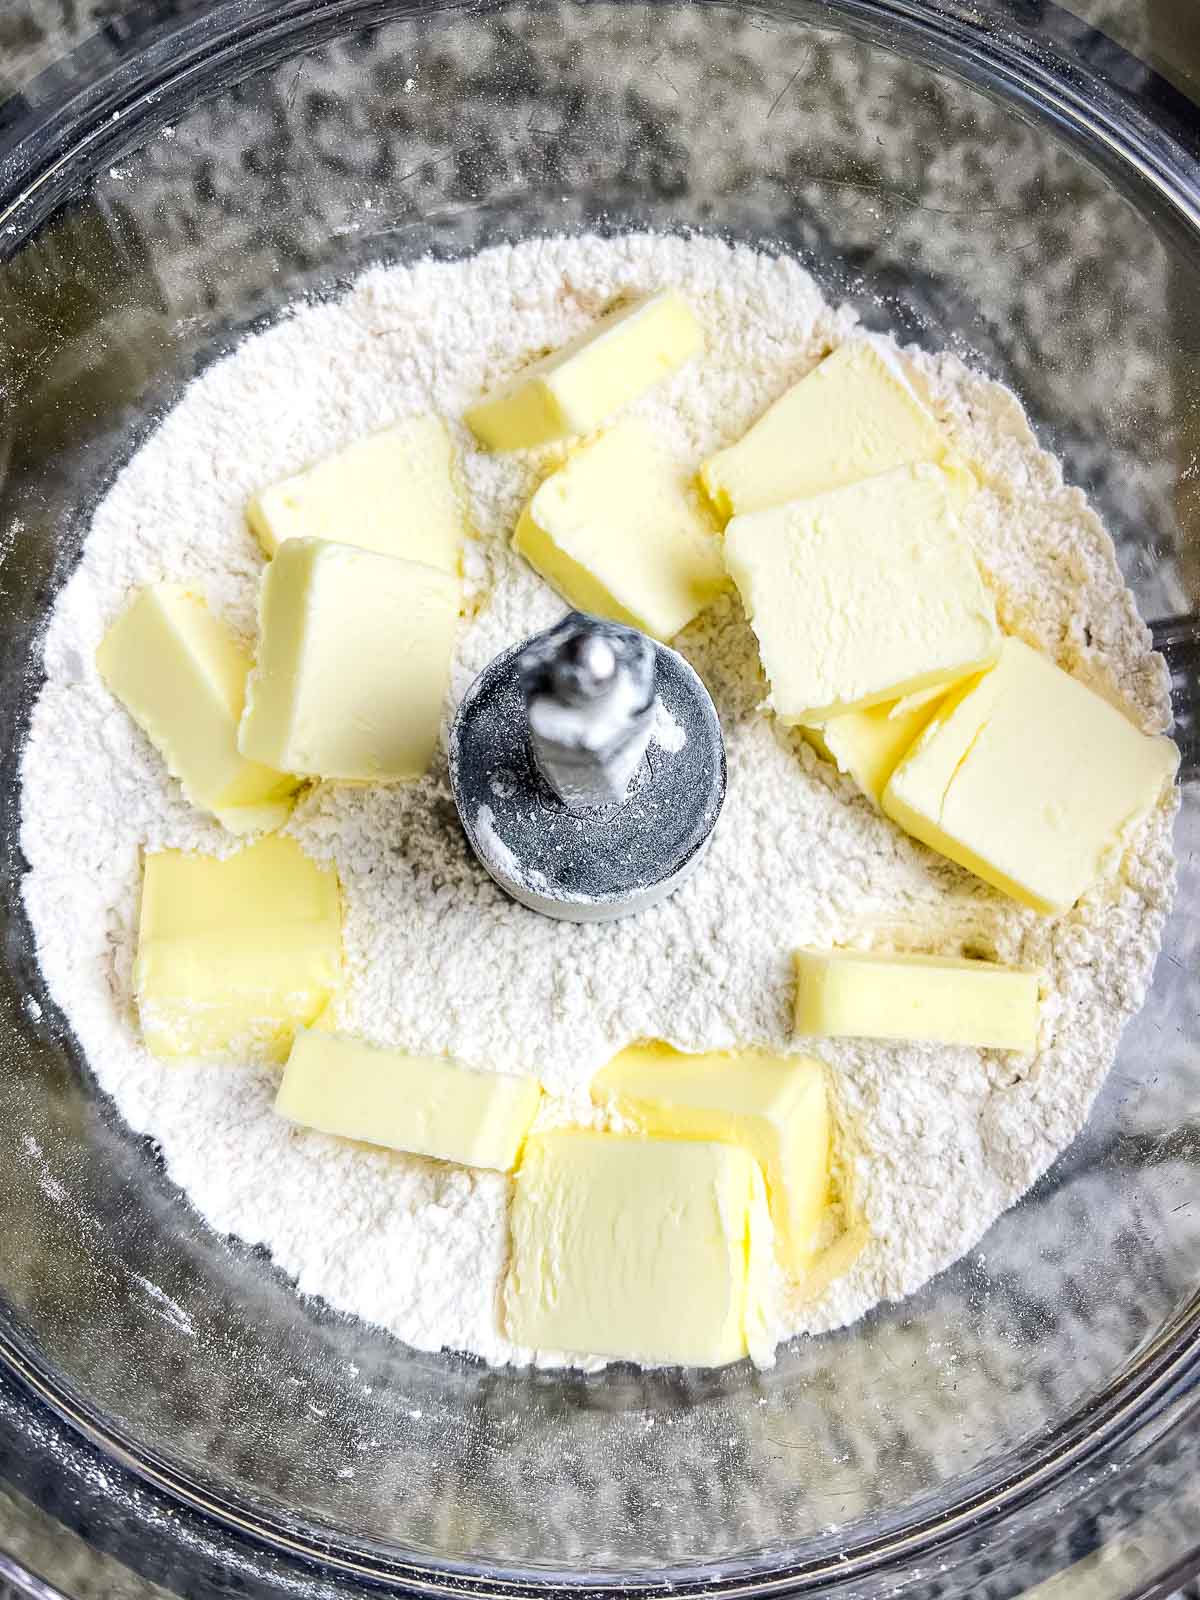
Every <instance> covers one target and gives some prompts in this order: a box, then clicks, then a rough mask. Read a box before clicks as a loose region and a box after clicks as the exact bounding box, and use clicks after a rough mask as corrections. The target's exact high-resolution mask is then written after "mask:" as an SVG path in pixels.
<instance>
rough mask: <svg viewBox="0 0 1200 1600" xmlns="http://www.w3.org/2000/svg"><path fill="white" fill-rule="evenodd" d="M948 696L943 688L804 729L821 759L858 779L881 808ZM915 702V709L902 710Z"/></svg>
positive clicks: (858, 782)
mask: <svg viewBox="0 0 1200 1600" xmlns="http://www.w3.org/2000/svg"><path fill="white" fill-rule="evenodd" d="M945 692H946V691H945V689H944V687H943V686H941V685H939V686H938V687H937V688H936V689H932V690H927V691H926V693H925V694H915V695H910V696H908V697H907V698H906V699H904V700H897V701H893V702H891V703H889V702H887V701H885V702H884V703H883V704H882V705H878V706H868V707H867V709H866V710H865V711H845V712H843V713H842V715H841V716H840V717H831V718H830V719H829V721H828V722H825V723H822V724H821V725H820V726H818V727H815V728H801V730H800V731H801V733H802V734H803V735H804V737H805V738H806V739H807V740H808V742H809V744H811V745H812V747H813V749H814V750H816V752H817V753H818V755H821V756H824V758H825V760H826V761H831V762H832V763H833V764H834V766H835V767H837V769H838V771H839V772H844V773H846V774H847V775H848V776H849V777H851V778H853V779H854V781H855V783H856V784H857V785H858V787H859V788H860V789H861V790H862V792H863V793H864V794H865V795H868V796H869V797H870V798H871V799H872V800H874V802H875V804H876V805H878V804H879V802H880V799H881V797H882V795H883V790H884V786H885V784H886V783H887V781H888V779H889V778H890V777H891V775H892V773H893V771H894V770H895V767H896V763H897V762H898V761H899V760H900V757H901V756H902V755H904V753H905V751H906V750H907V749H908V748H909V746H910V745H911V744H912V742H913V740H914V739H915V738H916V737H917V735H918V734H919V733H920V731H921V729H922V728H923V727H924V726H925V724H926V723H927V722H928V721H929V719H930V717H932V715H933V713H934V711H935V710H936V708H937V704H938V701H939V700H941V699H942V698H943V696H944V694H945ZM914 702H915V709H909V710H905V709H903V708H904V707H907V706H912V705H913V703H914Z"/></svg>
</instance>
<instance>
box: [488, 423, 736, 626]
mask: <svg viewBox="0 0 1200 1600" xmlns="http://www.w3.org/2000/svg"><path fill="white" fill-rule="evenodd" d="M513 546H514V548H515V549H517V550H519V551H520V553H521V554H522V555H523V556H524V557H525V559H526V560H527V561H528V562H529V563H530V565H531V566H533V567H536V569H537V570H538V572H540V573H541V575H542V577H543V578H545V579H546V581H547V583H551V584H553V585H554V587H555V588H556V589H557V590H558V592H559V593H560V594H561V595H562V596H563V597H564V599H566V600H567V601H569V602H570V604H571V605H573V606H575V607H576V608H577V609H579V610H580V611H591V612H594V613H596V614H597V615H598V616H602V617H610V618H611V619H612V620H613V621H614V622H625V623H628V624H629V625H630V626H631V627H635V628H641V629H642V630H643V632H645V633H650V634H653V635H654V636H655V638H658V639H664V640H666V639H670V638H671V637H672V636H673V635H674V634H676V633H678V632H679V630H680V629H681V628H683V627H685V626H686V625H687V624H688V623H689V622H690V621H691V620H692V618H693V617H694V616H696V615H697V614H698V613H699V612H700V611H702V610H703V609H704V607H705V606H707V605H709V604H710V603H711V602H712V601H713V600H714V599H715V598H716V596H717V595H718V594H720V592H721V590H722V589H723V588H725V586H726V583H727V579H726V576H725V563H724V559H723V557H722V553H721V541H720V536H719V535H718V533H717V531H716V528H715V527H714V525H713V523H712V520H711V518H710V516H709V514H708V512H707V511H706V509H705V508H704V506H703V505H702V504H701V502H700V499H699V497H698V496H697V495H696V494H695V492H694V491H693V489H692V487H691V485H690V484H689V483H688V480H687V475H686V474H685V473H684V472H682V471H681V470H680V469H679V467H678V466H677V465H676V464H675V463H674V462H673V461H671V460H670V459H669V458H668V457H666V456H664V455H662V454H661V452H660V451H659V450H658V448H657V446H656V445H655V443H654V439H653V437H652V435H651V433H650V431H649V429H648V428H646V427H645V426H644V425H643V424H642V423H640V422H626V423H622V424H620V425H618V426H617V427H615V428H612V429H610V430H609V432H607V433H603V434H601V435H600V437H599V438H598V439H595V440H593V441H592V442H591V443H590V444H587V445H584V446H583V448H582V449H580V450H578V451H576V452H575V454H573V455H572V456H571V457H570V458H569V459H568V461H567V463H566V465H565V466H563V467H560V468H559V470H558V471H557V472H554V473H552V474H551V475H550V477H548V478H547V479H546V480H545V482H544V483H543V484H542V485H541V486H540V488H539V489H538V490H537V492H536V493H535V494H534V496H533V498H532V500H530V502H529V505H528V506H527V507H526V509H525V512H524V515H523V516H522V517H521V520H520V522H519V523H518V524H517V531H516V533H515V534H514V535H513Z"/></svg>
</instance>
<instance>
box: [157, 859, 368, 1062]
mask: <svg viewBox="0 0 1200 1600" xmlns="http://www.w3.org/2000/svg"><path fill="white" fill-rule="evenodd" d="M341 959H342V927H341V911H340V906H339V897H338V881H337V874H336V873H335V872H334V871H333V870H332V869H331V868H326V867H319V866H318V865H317V864H316V862H315V861H311V860H310V859H309V858H308V856H306V855H305V853H304V851H303V850H301V848H300V846H299V845H298V844H297V843H296V841H295V840H294V839H289V838H286V837H284V836H283V835H280V834H275V835H273V836H272V837H271V838H268V839H263V840H261V841H260V842H259V843H258V844H253V845H250V846H248V847H247V848H246V849H244V850H242V851H240V852H239V854H237V855H235V856H230V857H229V858H228V859H227V860H223V861H220V860H217V859H215V858H214V857H212V856H201V855H188V854H185V853H184V852H183V851H181V850H162V851H157V852H155V853H153V854H151V855H147V857H146V862H145V875H144V878H143V882H142V909H141V923H140V927H139V930H138V951H137V960H136V962H135V964H134V989H135V992H136V995H137V1005H138V1012H139V1015H140V1017H141V1023H142V1034H143V1037H144V1039H145V1042H146V1046H147V1048H148V1049H149V1050H150V1051H152V1052H153V1054H154V1055H156V1056H163V1057H167V1058H176V1057H188V1056H195V1057H203V1058H207V1059H214V1060H231V1061H239V1062H249V1061H282V1060H284V1059H285V1057H286V1056H287V1053H288V1051H289V1049H290V1048H291V1044H292V1036H293V1034H294V1033H295V1031H296V1029H297V1028H302V1027H305V1026H306V1025H307V1024H308V1023H310V1022H312V1021H313V1020H314V1019H315V1018H316V1017H317V1016H319V1015H320V1013H321V1010H322V1008H323V1007H324V1006H325V1005H326V1004H327V1003H328V1001H329V1000H330V998H331V997H332V996H333V994H334V993H335V992H336V991H337V989H338V988H339V986H340V984H341Z"/></svg>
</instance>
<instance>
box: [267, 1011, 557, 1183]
mask: <svg viewBox="0 0 1200 1600" xmlns="http://www.w3.org/2000/svg"><path fill="white" fill-rule="evenodd" d="M540 1098H541V1088H540V1087H539V1085H538V1084H537V1082H536V1081H535V1080H534V1079H533V1078H514V1077H509V1076H507V1075H504V1074H501V1073H497V1072H475V1071H472V1070H471V1069H470V1068H468V1067H462V1066H458V1065H457V1064H456V1063H455V1062H453V1061H447V1060H445V1059H444V1058H439V1057H433V1056H410V1055H406V1054H405V1053H404V1051H402V1050H382V1049H377V1048H376V1047H375V1046H373V1045H369V1044H366V1043H365V1042H364V1041H363V1040H361V1039H350V1038H347V1037H346V1036H345V1035H344V1034H336V1033H324V1032H320V1031H318V1032H311V1033H298V1034H297V1035H296V1042H295V1044H293V1046H292V1053H291V1055H290V1056H289V1057H288V1063H287V1066H286V1067H285V1069H284V1073H283V1081H282V1082H281V1083H280V1085H279V1093H278V1095H277V1096H276V1100H275V1109H276V1111H278V1112H279V1114H280V1116H282V1117H286V1118H287V1119H288V1120H289V1121H290V1122H297V1123H300V1124H301V1125H302V1126H304V1127H306V1128H316V1129H318V1130H319V1131H320V1132H321V1133H332V1134H336V1135H337V1136H338V1137H339V1138H342V1139H359V1140H361V1141H363V1142H364V1143H366V1144H378V1145H385V1146H386V1147H387V1148H388V1149H390V1150H407V1151H411V1152H412V1154H414V1155H419V1156H432V1157H434V1159H435V1160H438V1161H457V1162H459V1163H460V1164H461V1165H462V1166H465V1167H489V1168H491V1169H493V1170H494V1171H496V1172H509V1171H511V1169H512V1168H513V1167H514V1166H515V1165H516V1162H517V1156H518V1155H519V1154H520V1151H521V1146H522V1145H523V1144H524V1142H525V1135H526V1134H527V1133H528V1132H529V1125H530V1123H531V1122H532V1121H533V1119H534V1115H535V1114H536V1112H537V1108H538V1101H539V1099H540Z"/></svg>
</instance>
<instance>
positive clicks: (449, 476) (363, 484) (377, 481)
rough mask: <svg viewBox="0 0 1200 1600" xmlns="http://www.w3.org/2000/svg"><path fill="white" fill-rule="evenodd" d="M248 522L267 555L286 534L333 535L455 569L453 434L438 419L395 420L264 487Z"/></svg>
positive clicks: (458, 521) (458, 514)
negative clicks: (451, 438)
mask: <svg viewBox="0 0 1200 1600" xmlns="http://www.w3.org/2000/svg"><path fill="white" fill-rule="evenodd" d="M246 520H247V521H248V522H249V524H250V526H251V528H253V530H254V532H255V534H256V535H257V536H258V540H259V543H260V544H261V545H262V547H263V549H264V550H265V551H266V553H267V555H268V556H273V555H274V554H275V553H276V551H277V550H278V549H279V546H280V545H281V544H282V543H283V542H284V540H285V539H331V540H336V541H337V542H339V543H341V544H352V545H356V546H358V547H359V548H360V549H363V550H375V551H377V552H378V553H379V554H380V555H385V556H400V557H401V558H402V559H403V560H405V561H422V562H424V563H425V565H426V566H430V567H437V568H438V570H439V571H441V572H452V573H455V574H457V573H458V572H459V570H460V565H461V558H462V547H463V538H464V536H465V533H466V518H465V515H464V511H463V505H462V500H461V498H460V495H459V491H458V484H457V481H456V478H455V464H454V450H453V447H452V446H451V443H450V435H449V433H448V432H447V431H446V426H445V424H444V423H443V422H442V421H441V420H440V419H439V418H437V417H411V418H409V420H408V421H406V422H398V423H396V424H395V425H394V426H393V427H391V428H385V429H384V430H383V431H382V432H381V433H375V434H371V435H370V436H369V437H368V438H366V439H358V440H356V441H355V442H354V443H353V444H351V445H348V446H347V447H346V449H345V450H340V451H338V453H337V454H336V455H332V456H327V457H326V458H325V459H324V460H323V461H318V462H316V463H315V464H314V465H313V466H311V467H308V468H306V469H305V471H303V472H298V473H296V474H295V476H294V477H291V478H285V479H284V480H283V482H282V483H276V484H272V485H271V487H270V488H268V489H264V490H263V491H262V492H261V494H258V495H256V496H255V497H254V499H253V500H251V502H250V504H249V505H248V506H247V508H246Z"/></svg>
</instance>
